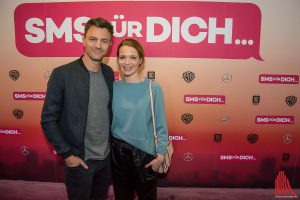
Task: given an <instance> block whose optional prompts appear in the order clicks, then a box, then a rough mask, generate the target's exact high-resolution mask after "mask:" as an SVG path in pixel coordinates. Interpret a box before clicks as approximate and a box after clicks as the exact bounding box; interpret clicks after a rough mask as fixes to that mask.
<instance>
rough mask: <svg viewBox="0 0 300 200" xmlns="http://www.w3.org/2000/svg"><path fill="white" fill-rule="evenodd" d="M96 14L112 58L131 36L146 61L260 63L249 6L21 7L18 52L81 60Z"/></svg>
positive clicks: (255, 18)
mask: <svg viewBox="0 0 300 200" xmlns="http://www.w3.org/2000/svg"><path fill="white" fill-rule="evenodd" d="M99 8H102V9H101V10H102V11H101V13H100V14H99ZM103 8H105V9H103ZM99 15H101V17H103V18H106V19H107V20H109V21H111V22H112V24H113V25H114V29H115V32H114V36H115V37H114V44H113V48H112V50H111V53H110V55H111V56H116V48H117V45H118V43H119V42H120V41H121V40H122V39H124V38H127V37H133V38H136V39H138V40H139V41H140V42H141V43H142V45H143V46H144V48H145V51H146V56H147V57H182V58H220V59H248V58H251V57H253V58H255V59H257V60H262V58H261V56H260V54H259V49H260V31H261V12H260V9H259V8H258V7H257V6H256V5H255V4H251V3H224V2H177V1H174V2H172V1H168V2H164V1H163V2H147V1H145V2H139V1H135V2H123V1H122V2H115V1H111V2H109V1H104V2H64V3H25V4H21V5H19V6H18V7H17V8H16V9H15V13H14V21H15V35H16V47H17V49H18V50H19V52H20V53H22V54H23V55H25V56H29V57H65V56H68V57H77V56H80V55H81V54H82V53H83V48H82V44H81V43H82V36H83V31H84V24H85V23H86V21H87V20H88V19H89V18H91V17H97V16H99Z"/></svg>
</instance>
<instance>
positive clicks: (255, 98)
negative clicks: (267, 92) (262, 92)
mask: <svg viewBox="0 0 300 200" xmlns="http://www.w3.org/2000/svg"><path fill="white" fill-rule="evenodd" d="M259 101H260V96H257V95H255V96H253V97H252V104H253V105H258V104H259Z"/></svg>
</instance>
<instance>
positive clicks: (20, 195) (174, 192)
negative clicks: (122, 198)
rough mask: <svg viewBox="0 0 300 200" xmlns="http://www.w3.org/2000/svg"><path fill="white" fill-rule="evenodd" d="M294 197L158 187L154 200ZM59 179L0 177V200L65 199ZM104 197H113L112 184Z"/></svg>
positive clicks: (270, 191)
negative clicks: (17, 179) (5, 178)
mask: <svg viewBox="0 0 300 200" xmlns="http://www.w3.org/2000/svg"><path fill="white" fill-rule="evenodd" d="M294 191H295V192H296V193H297V197H295V196H292V197H288V195H284V196H281V197H278V196H277V197H276V196H275V194H274V189H251V188H249V189H244V188H243V189H238V188H232V189H228V188H174V187H172V188H169V187H167V188H158V200H196V199H200V200H217V199H218V200H250V199H251V200H273V199H277V200H279V199H284V200H285V199H299V194H300V189H294ZM66 199H67V198H66V191H65V187H64V184H63V183H49V182H30V181H16V180H0V200H66ZM107 199H108V200H113V199H114V196H113V191H112V187H111V188H110V191H109V196H108V198H107Z"/></svg>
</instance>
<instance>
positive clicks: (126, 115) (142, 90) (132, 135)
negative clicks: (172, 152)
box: [112, 79, 168, 155]
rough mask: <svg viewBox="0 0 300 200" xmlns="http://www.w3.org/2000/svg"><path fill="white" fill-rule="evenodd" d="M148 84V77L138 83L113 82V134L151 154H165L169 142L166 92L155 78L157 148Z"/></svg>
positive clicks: (153, 90) (153, 91) (154, 101)
mask: <svg viewBox="0 0 300 200" xmlns="http://www.w3.org/2000/svg"><path fill="white" fill-rule="evenodd" d="M149 83H150V80H148V79H145V80H144V81H143V82H139V83H126V82H125V81H116V82H114V86H113V103H112V110H113V121H112V134H113V136H114V137H116V138H118V139H122V140H124V141H126V142H127V143H129V144H131V145H133V146H135V147H136V148H138V149H140V150H143V151H145V152H147V153H149V154H152V155H156V154H157V153H159V154H162V155H164V154H165V153H166V146H167V142H168V129H167V123H166V117H165V108H164V97H163V92H162V89H161V87H160V85H159V84H158V83H157V82H156V81H153V82H152V93H153V103H154V112H155V123H156V132H157V136H158V145H157V149H156V151H155V144H154V136H153V125H152V114H151V105H150V95H149Z"/></svg>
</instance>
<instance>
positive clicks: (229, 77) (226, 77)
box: [222, 73, 232, 83]
mask: <svg viewBox="0 0 300 200" xmlns="http://www.w3.org/2000/svg"><path fill="white" fill-rule="evenodd" d="M222 81H223V82H224V83H231V81H232V75H231V74H228V73H226V74H224V75H223V76H222Z"/></svg>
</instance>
